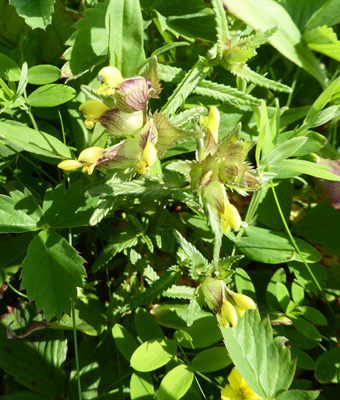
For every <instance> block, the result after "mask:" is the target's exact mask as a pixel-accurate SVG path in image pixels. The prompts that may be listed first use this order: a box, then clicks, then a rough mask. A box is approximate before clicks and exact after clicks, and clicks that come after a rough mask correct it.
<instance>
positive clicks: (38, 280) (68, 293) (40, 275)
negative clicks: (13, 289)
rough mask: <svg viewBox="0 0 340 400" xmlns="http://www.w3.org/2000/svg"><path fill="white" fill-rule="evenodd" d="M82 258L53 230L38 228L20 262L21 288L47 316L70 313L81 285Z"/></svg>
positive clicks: (83, 270)
mask: <svg viewBox="0 0 340 400" xmlns="http://www.w3.org/2000/svg"><path fill="white" fill-rule="evenodd" d="M83 263H84V260H83V259H82V258H81V257H80V256H79V254H78V252H77V251H76V250H75V249H74V248H73V247H72V246H70V245H69V244H68V243H67V242H66V240H65V239H64V238H63V237H62V236H60V235H59V234H58V233H56V232H53V231H42V232H40V233H39V234H38V235H37V236H36V237H35V238H34V239H33V240H32V242H31V243H30V245H29V247H28V251H27V255H26V257H25V259H24V262H23V265H22V274H21V276H22V283H21V287H22V289H26V293H27V296H28V298H29V299H30V300H31V301H33V300H35V303H36V306H37V309H38V311H41V310H43V311H44V314H45V317H46V319H47V320H51V319H52V318H53V317H54V315H56V317H57V319H60V318H61V315H62V313H63V312H65V313H67V314H70V313H71V301H76V299H77V287H81V286H82V285H83V276H84V275H85V269H84V267H83Z"/></svg>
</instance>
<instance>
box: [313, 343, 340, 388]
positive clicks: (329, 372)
mask: <svg viewBox="0 0 340 400" xmlns="http://www.w3.org/2000/svg"><path fill="white" fill-rule="evenodd" d="M339 358H340V347H334V348H333V349H331V350H328V351H326V352H325V353H323V354H321V356H320V357H319V358H318V359H317V360H316V366H315V376H316V378H317V380H318V381H319V382H321V383H330V382H334V383H338V382H339Z"/></svg>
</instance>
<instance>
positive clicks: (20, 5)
mask: <svg viewBox="0 0 340 400" xmlns="http://www.w3.org/2000/svg"><path fill="white" fill-rule="evenodd" d="M54 2H55V0H32V1H29V2H27V1H26V0H10V1H9V4H11V5H12V6H14V7H15V8H16V10H17V13H18V14H19V15H20V17H22V18H24V19H25V22H26V24H27V25H29V26H30V27H31V28H32V29H37V28H41V29H46V27H47V26H48V25H49V24H51V23H52V13H53V8H54Z"/></svg>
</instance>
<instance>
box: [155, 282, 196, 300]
mask: <svg viewBox="0 0 340 400" xmlns="http://www.w3.org/2000/svg"><path fill="white" fill-rule="evenodd" d="M194 294H195V288H193V287H191V286H184V285H172V286H171V288H170V289H168V290H166V291H165V292H163V293H162V296H165V297H171V298H172V299H186V300H191V299H192V298H193V296H194Z"/></svg>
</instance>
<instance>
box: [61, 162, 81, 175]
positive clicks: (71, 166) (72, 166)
mask: <svg viewBox="0 0 340 400" xmlns="http://www.w3.org/2000/svg"><path fill="white" fill-rule="evenodd" d="M82 165H83V164H82V163H81V162H79V161H78V160H63V161H61V162H60V163H59V164H58V168H60V169H63V170H64V171H65V172H66V173H68V172H72V171H74V170H76V169H78V168H80V167H81V166H82Z"/></svg>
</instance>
